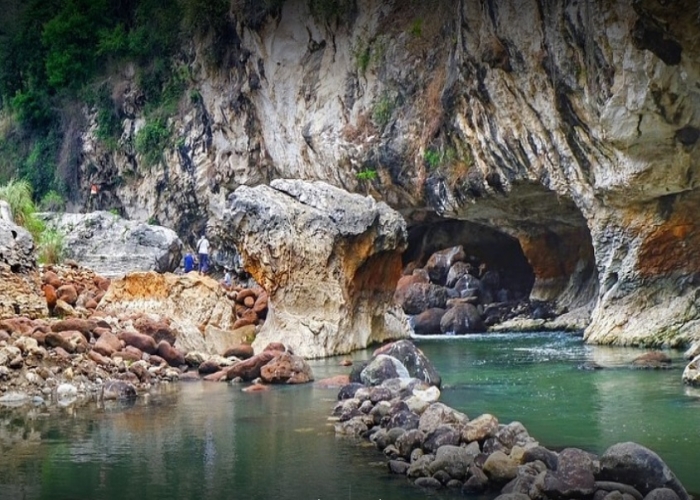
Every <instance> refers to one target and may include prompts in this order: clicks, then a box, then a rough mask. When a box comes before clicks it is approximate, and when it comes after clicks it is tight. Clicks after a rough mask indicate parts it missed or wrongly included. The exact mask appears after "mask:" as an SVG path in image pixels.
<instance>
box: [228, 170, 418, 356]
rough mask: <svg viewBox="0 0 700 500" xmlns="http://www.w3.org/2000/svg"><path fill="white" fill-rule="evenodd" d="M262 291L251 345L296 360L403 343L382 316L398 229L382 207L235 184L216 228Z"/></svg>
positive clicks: (402, 325)
mask: <svg viewBox="0 0 700 500" xmlns="http://www.w3.org/2000/svg"><path fill="white" fill-rule="evenodd" d="M219 234H220V237H221V238H222V239H224V240H226V239H227V238H228V241H229V242H230V243H231V244H236V246H237V247H238V248H239V249H240V252H241V255H242V257H243V262H244V265H245V268H246V270H247V271H248V272H249V273H250V274H251V275H252V276H253V277H254V278H255V280H256V281H257V282H258V283H260V285H261V286H262V287H263V288H264V289H265V290H266V291H267V292H268V294H269V297H268V305H269V310H268V313H267V319H266V321H265V324H264V325H263V327H262V329H261V330H260V333H259V334H258V336H257V338H256V340H255V343H254V344H253V346H254V347H255V348H256V351H257V350H259V349H261V348H262V347H264V346H265V345H267V344H268V343H270V342H276V341H278V342H282V341H284V343H285V344H287V345H289V346H290V347H291V348H292V349H293V351H294V352H295V353H296V354H298V355H300V356H303V357H307V358H314V357H322V356H330V355H333V354H341V353H347V352H350V351H352V350H355V349H361V348H364V347H367V345H369V344H370V343H372V342H379V341H382V340H385V339H391V338H401V337H406V336H408V333H409V328H408V323H407V321H406V320H405V318H403V316H402V314H401V313H400V312H399V311H396V310H393V311H391V310H390V309H391V307H392V306H391V304H392V303H391V299H392V295H393V291H394V288H395V286H396V282H397V281H398V279H399V276H400V275H401V252H402V251H403V250H404V249H405V245H406V229H405V224H404V221H403V219H402V218H401V216H400V215H399V214H398V213H396V212H395V211H393V210H392V209H390V208H389V207H388V206H387V205H386V204H384V203H377V202H375V201H374V200H373V199H372V198H370V197H364V196H360V195H355V194H350V193H348V192H347V191H344V190H341V189H338V188H335V187H332V186H330V185H328V184H325V183H322V182H313V183H309V182H303V181H294V180H276V181H273V182H272V184H271V185H270V186H258V187H255V188H248V187H241V188H239V189H238V190H236V192H235V193H234V194H233V196H232V197H231V199H230V208H229V209H228V210H227V212H226V215H225V217H224V221H223V225H222V227H221V228H220V231H219Z"/></svg>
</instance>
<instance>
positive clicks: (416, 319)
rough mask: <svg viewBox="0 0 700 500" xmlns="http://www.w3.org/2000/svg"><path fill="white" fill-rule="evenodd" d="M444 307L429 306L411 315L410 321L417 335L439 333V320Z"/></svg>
mask: <svg viewBox="0 0 700 500" xmlns="http://www.w3.org/2000/svg"><path fill="white" fill-rule="evenodd" d="M445 311H446V309H442V308H439V307H431V308H430V309H427V310H425V311H423V312H421V313H419V314H416V315H415V316H413V317H411V320H410V323H411V326H412V327H413V331H414V332H415V333H416V334H417V335H432V334H436V333H440V320H441V319H442V317H443V316H444V315H445Z"/></svg>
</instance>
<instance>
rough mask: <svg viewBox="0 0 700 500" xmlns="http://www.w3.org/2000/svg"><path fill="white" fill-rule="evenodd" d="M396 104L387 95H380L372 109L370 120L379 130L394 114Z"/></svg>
mask: <svg viewBox="0 0 700 500" xmlns="http://www.w3.org/2000/svg"><path fill="white" fill-rule="evenodd" d="M395 107H396V102H395V101H394V99H392V98H391V97H389V95H388V94H384V95H382V96H381V97H380V98H379V100H378V101H377V102H376V103H375V104H374V108H373V109H372V120H373V121H374V123H375V124H376V125H377V126H378V127H379V128H384V127H385V126H386V124H387V123H389V120H391V115H392V114H393V113H394V108H395Z"/></svg>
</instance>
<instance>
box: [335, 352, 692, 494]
mask: <svg viewBox="0 0 700 500" xmlns="http://www.w3.org/2000/svg"><path fill="white" fill-rule="evenodd" d="M416 367H419V368H418V369H417V368H416ZM350 380H351V383H350V384H348V385H345V386H343V387H342V388H341V389H340V392H339V394H338V399H339V402H338V403H337V404H336V406H335V407H334V409H333V413H332V417H330V418H331V420H333V421H335V422H336V423H335V431H336V434H337V435H339V436H346V437H351V438H357V439H368V440H369V441H371V442H372V443H374V444H375V445H376V447H377V448H378V449H379V450H382V452H383V453H384V455H385V456H386V458H387V466H388V470H389V472H390V473H392V474H399V475H405V476H406V477H407V478H408V479H409V480H410V481H412V482H413V483H415V485H416V486H419V487H422V488H426V489H443V488H445V489H450V490H454V491H461V492H462V493H464V494H467V495H481V494H490V495H493V496H497V498H499V499H501V500H528V499H532V500H543V499H557V500H559V499H573V498H588V499H594V500H616V499H617V500H622V499H624V500H679V499H680V500H688V499H690V498H692V497H691V496H690V495H689V494H688V492H687V491H686V490H685V488H684V487H683V485H682V484H681V483H680V482H679V481H678V479H677V478H676V476H675V475H674V474H673V472H672V471H671V470H670V469H669V467H668V466H667V465H666V464H665V463H664V462H663V460H662V459H661V458H660V457H659V456H658V455H656V454H655V453H654V452H653V451H651V450H649V449H647V448H645V447H644V446H641V445H639V444H636V443H632V442H627V443H618V444H615V445H613V446H611V447H610V448H608V449H607V450H606V451H605V452H604V453H603V454H602V455H600V456H598V455H595V454H593V453H590V452H588V451H585V450H581V449H577V448H565V449H563V450H559V451H554V450H549V449H547V448H545V447H543V446H541V445H540V444H539V443H538V442H537V440H536V439H535V438H533V437H532V436H530V434H529V433H528V431H527V429H526V428H525V427H524V426H523V425H522V424H521V423H520V422H517V421H516V422H510V423H508V424H504V423H501V422H499V420H498V418H497V417H496V416H494V415H491V414H483V415H480V416H478V417H476V418H472V419H470V418H469V417H468V416H467V415H466V414H464V413H462V412H460V411H457V410H455V409H453V408H450V407H449V406H447V405H445V404H443V403H440V402H439V401H438V400H439V397H440V390H439V385H440V379H439V375H437V373H436V372H435V369H434V367H433V366H432V364H431V363H430V361H429V360H427V359H426V358H425V356H424V355H423V354H422V352H421V351H420V350H419V349H417V348H416V347H415V346H413V345H412V344H411V343H410V342H407V341H399V342H395V343H393V344H390V345H388V346H385V347H383V348H381V349H380V350H378V352H375V356H374V357H373V358H372V360H370V361H369V363H368V364H367V365H366V366H362V367H358V368H355V369H354V370H353V373H352V374H351V375H350Z"/></svg>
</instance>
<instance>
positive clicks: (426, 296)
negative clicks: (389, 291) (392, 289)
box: [395, 283, 448, 314]
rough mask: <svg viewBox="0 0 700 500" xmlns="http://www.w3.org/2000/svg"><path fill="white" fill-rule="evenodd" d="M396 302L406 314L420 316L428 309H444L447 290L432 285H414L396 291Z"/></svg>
mask: <svg viewBox="0 0 700 500" xmlns="http://www.w3.org/2000/svg"><path fill="white" fill-rule="evenodd" d="M395 297H396V302H397V303H398V304H399V305H400V306H401V308H402V309H403V310H404V312H405V313H406V314H420V313H422V312H423V311H426V310H428V309H433V308H438V309H444V308H445V306H446V305H447V298H448V297H447V289H446V288H445V287H444V286H441V285H436V284H434V283H414V284H412V285H409V286H407V287H405V288H404V289H402V290H401V291H397V293H396V294H395Z"/></svg>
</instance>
